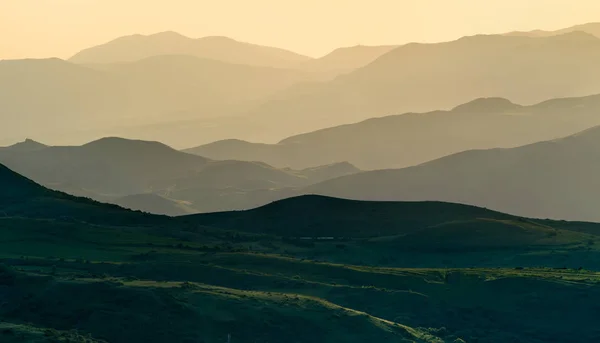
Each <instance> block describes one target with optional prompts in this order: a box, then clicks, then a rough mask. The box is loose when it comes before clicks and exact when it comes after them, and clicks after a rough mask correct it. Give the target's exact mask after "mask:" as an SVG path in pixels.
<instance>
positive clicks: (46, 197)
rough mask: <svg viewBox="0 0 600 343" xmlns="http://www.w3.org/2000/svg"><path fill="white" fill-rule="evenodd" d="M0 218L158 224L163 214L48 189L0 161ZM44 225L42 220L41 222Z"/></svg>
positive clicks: (161, 220) (115, 223)
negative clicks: (127, 208) (135, 210)
mask: <svg viewBox="0 0 600 343" xmlns="http://www.w3.org/2000/svg"><path fill="white" fill-rule="evenodd" d="M0 188H1V189H2V192H1V193H0V218H13V217H15V218H26V219H44V220H57V221H64V222H74V223H92V224H102V225H115V226H127V225H134V226H147V225H151V224H152V223H153V224H152V225H160V224H161V223H162V222H163V218H161V217H158V216H150V215H142V214H141V213H137V212H131V211H128V210H125V209H123V208H120V207H118V206H115V205H106V204H101V203H98V202H96V201H93V200H89V199H86V198H78V197H74V196H71V195H68V194H66V193H62V192H57V191H53V190H49V189H47V188H45V187H43V186H41V185H39V184H37V183H35V182H33V181H31V180H29V179H27V178H25V177H23V176H21V175H19V174H17V173H15V172H14V171H12V170H10V169H9V168H7V167H5V166H3V165H1V164H0ZM40 225H43V224H40Z"/></svg>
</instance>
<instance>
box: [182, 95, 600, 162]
mask: <svg viewBox="0 0 600 343" xmlns="http://www.w3.org/2000/svg"><path fill="white" fill-rule="evenodd" d="M598 111H600V96H598V95H595V96H589V97H583V98H564V99H554V100H548V101H544V102H542V103H539V104H536V105H531V106H523V105H517V104H514V103H512V102H510V101H509V100H507V99H502V98H482V99H476V100H474V101H471V102H468V103H466V104H463V105H460V106H457V107H456V108H454V109H452V110H450V111H439V110H438V111H434V112H427V113H406V114H402V115H394V116H387V117H381V118H373V119H368V120H366V121H363V122H359V123H356V124H349V125H342V126H337V127H331V128H328V129H322V130H317V131H314V132H310V133H306V134H302V135H297V136H292V137H289V138H286V139H284V140H282V141H281V142H279V143H277V144H260V143H249V142H246V141H241V140H224V141H218V142H214V143H210V144H207V145H203V146H199V147H196V148H192V149H187V150H184V151H186V152H189V153H193V154H198V155H201V156H205V157H208V158H213V159H235V160H247V161H263V162H266V163H268V164H270V165H273V166H277V167H291V168H295V169H302V168H307V167H309V166H315V165H322V164H329V163H335V162H340V161H348V162H350V163H352V164H354V165H356V166H357V167H358V168H360V169H363V170H373V169H388V168H402V167H409V166H414V165H417V164H420V163H424V162H427V161H430V160H433V159H436V158H440V157H443V156H446V155H449V154H452V153H457V152H461V151H464V150H469V149H488V148H498V147H505V148H510V147H517V146H521V145H525V144H529V143H534V142H539V141H544V140H550V139H554V138H560V137H564V136H567V135H570V134H574V133H577V132H579V131H582V130H585V129H587V128H590V127H593V126H596V125H600V116H598V115H597V113H598Z"/></svg>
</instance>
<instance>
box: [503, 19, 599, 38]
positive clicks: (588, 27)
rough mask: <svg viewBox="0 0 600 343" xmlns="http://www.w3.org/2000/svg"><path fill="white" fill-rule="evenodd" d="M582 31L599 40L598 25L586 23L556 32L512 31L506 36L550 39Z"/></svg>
mask: <svg viewBox="0 0 600 343" xmlns="http://www.w3.org/2000/svg"><path fill="white" fill-rule="evenodd" d="M575 31H582V32H587V33H589V34H591V35H594V36H596V37H598V38H600V23H588V24H582V25H575V26H571V27H568V28H566V29H560V30H556V31H544V30H534V31H513V32H509V33H507V34H506V35H507V36H525V37H551V36H557V35H561V34H565V33H570V32H575Z"/></svg>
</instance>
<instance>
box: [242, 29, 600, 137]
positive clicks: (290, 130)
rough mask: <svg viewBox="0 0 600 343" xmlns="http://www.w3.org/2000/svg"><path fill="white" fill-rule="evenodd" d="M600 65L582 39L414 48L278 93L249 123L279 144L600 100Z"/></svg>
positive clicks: (478, 40) (598, 52) (594, 42)
mask: <svg viewBox="0 0 600 343" xmlns="http://www.w3.org/2000/svg"><path fill="white" fill-rule="evenodd" d="M598 60H600V39H599V38H597V37H594V36H592V35H590V34H587V33H582V32H573V33H568V34H564V35H560V36H553V37H545V38H529V37H507V36H474V37H464V38H461V39H459V40H456V41H453V42H448V43H438V44H416V43H413V44H408V45H404V46H401V47H398V48H396V49H394V50H392V51H390V52H388V53H387V54H384V55H383V56H381V57H380V58H378V59H377V60H375V61H374V62H373V63H371V64H369V65H367V66H365V67H363V68H360V69H358V70H355V71H354V72H352V73H349V74H346V75H343V76H340V77H338V78H336V79H335V80H333V81H330V82H326V83H314V84H308V85H303V86H302V87H293V88H290V89H288V90H287V91H283V92H280V93H278V94H277V95H275V96H273V97H271V98H270V100H269V101H268V102H266V103H265V104H264V105H262V106H260V107H258V108H257V109H255V110H252V111H251V113H250V115H252V116H254V117H255V118H257V120H260V121H262V122H263V123H264V125H265V129H263V132H265V130H266V132H277V133H278V134H279V135H280V136H279V137H282V136H289V135H293V134H298V133H302V132H308V131H312V130H316V129H319V128H323V127H327V126H333V125H340V124H343V123H351V122H356V121H360V120H364V119H366V118H369V117H372V116H376V115H377V116H382V115H389V114H394V113H403V112H412V111H419V112H421V111H431V110H435V109H447V108H452V107H454V106H457V105H458V104H460V103H464V102H466V101H469V100H471V99H474V98H482V97H503V98H507V99H510V100H511V101H514V102H516V103H523V104H530V103H535V102H539V101H544V100H546V99H549V98H555V97H569V96H584V95H589V94H595V93H599V92H600V83H599V82H598V80H599V79H600V68H598V65H599V64H598ZM282 113H285V116H283V115H282ZM284 123H285V125H284ZM282 127H283V128H286V129H284V130H282V129H280V128H282ZM269 137H270V136H269Z"/></svg>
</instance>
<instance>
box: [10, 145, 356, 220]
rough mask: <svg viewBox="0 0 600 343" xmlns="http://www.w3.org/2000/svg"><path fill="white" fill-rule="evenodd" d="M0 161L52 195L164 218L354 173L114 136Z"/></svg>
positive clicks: (234, 205)
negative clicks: (210, 155) (212, 155)
mask: <svg viewBox="0 0 600 343" xmlns="http://www.w3.org/2000/svg"><path fill="white" fill-rule="evenodd" d="M7 149H8V151H12V150H13V149H12V148H7ZM0 162H1V163H4V164H6V165H7V166H9V167H10V168H12V169H13V170H15V171H17V172H19V173H21V174H23V175H25V176H27V177H29V178H31V179H33V180H35V181H36V182H39V183H41V184H43V185H45V186H47V187H50V188H52V189H57V190H61V191H64V192H68V193H69V194H73V195H78V196H85V197H91V198H93V199H95V200H98V201H103V202H111V203H116V204H118V205H122V206H124V207H127V208H133V209H138V210H143V211H146V212H152V213H156V214H169V215H182V214H187V213H191V212H206V211H210V210H234V209H244V208H249V207H251V206H253V205H255V204H257V205H262V204H263V202H261V201H258V199H263V198H264V196H263V195H261V194H260V193H261V191H264V192H265V193H267V194H269V193H271V190H273V193H275V194H278V192H276V191H275V190H278V189H285V188H287V187H303V186H307V185H310V184H313V183H317V182H321V181H324V180H327V179H330V178H334V177H338V176H343V175H349V174H353V173H356V172H358V171H359V170H358V169H356V168H355V167H354V166H352V165H350V164H347V163H341V164H335V165H328V166H322V167H319V168H313V169H307V170H291V169H277V168H273V167H271V166H269V165H267V164H265V163H261V162H245V161H234V160H229V161H212V160H208V159H206V158H204V157H200V156H196V155H191V154H187V153H183V152H179V151H176V150H174V149H172V148H170V147H168V146H166V145H164V144H161V143H158V142H148V141H134V140H127V139H122V138H114V137H109V138H103V139H100V140H97V141H93V142H91V143H88V144H85V145H82V146H65V147H46V148H41V149H37V150H35V149H34V150H32V151H21V152H13V153H10V154H3V153H2V150H0ZM269 199H270V198H269ZM257 201H258V202H257ZM184 203H185V206H183V205H182V204H184Z"/></svg>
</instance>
